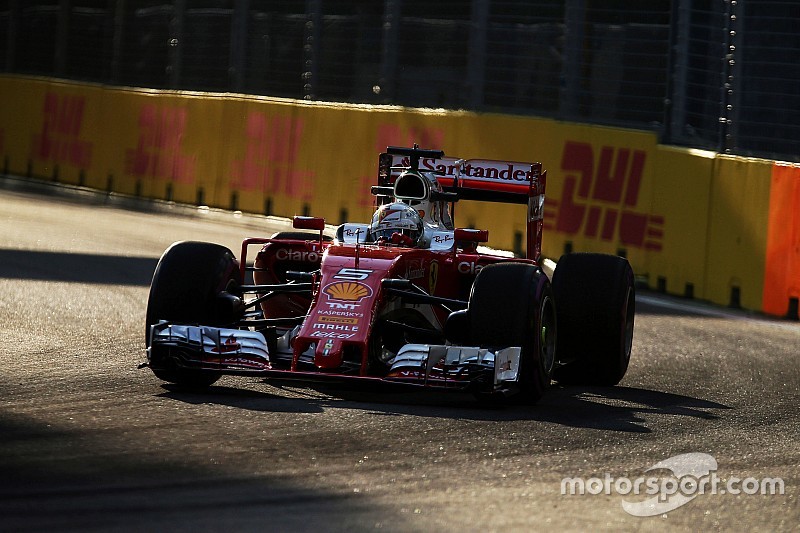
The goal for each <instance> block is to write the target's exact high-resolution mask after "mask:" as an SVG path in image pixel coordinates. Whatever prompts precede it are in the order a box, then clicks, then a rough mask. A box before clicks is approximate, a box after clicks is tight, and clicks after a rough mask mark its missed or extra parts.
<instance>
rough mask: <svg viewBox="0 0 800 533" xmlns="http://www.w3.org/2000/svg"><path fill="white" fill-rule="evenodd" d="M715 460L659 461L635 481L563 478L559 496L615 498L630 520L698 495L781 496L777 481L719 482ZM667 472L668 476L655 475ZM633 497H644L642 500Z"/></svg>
mask: <svg viewBox="0 0 800 533" xmlns="http://www.w3.org/2000/svg"><path fill="white" fill-rule="evenodd" d="M717 468H718V466H717V460H716V459H715V458H714V457H713V456H711V455H709V454H707V453H684V454H681V455H676V456H674V457H670V458H669V459H665V460H663V461H659V462H657V463H656V464H654V465H653V466H651V467H649V468H648V469H646V470H645V473H650V475H648V476H640V477H637V478H634V479H632V478H628V477H618V478H614V477H612V476H611V474H609V473H606V474H604V475H603V477H592V478H589V479H583V478H564V479H562V480H561V494H562V495H568V496H581V495H585V494H590V495H598V494H606V495H610V494H619V495H621V496H623V497H624V498H625V499H623V500H622V509H623V510H624V511H625V512H626V513H628V514H630V515H633V516H641V517H646V516H657V515H663V514H666V513H668V512H670V511H674V510H675V509H677V508H678V507H681V506H683V505H686V504H687V503H689V502H691V501H692V500H694V499H695V498H697V496H699V495H701V494H719V495H723V494H733V495H739V494H746V495H753V494H762V495H776V494H783V493H784V482H783V479H781V478H770V477H765V478H762V479H760V480H759V479H756V478H753V477H747V478H744V479H742V478H739V477H736V476H729V477H728V478H726V479H722V478H720V477H719V476H718V475H717ZM658 472H670V473H671V474H670V475H657V473H658ZM637 496H647V497H646V498H644V499H641V498H638V499H637V498H636V497H637Z"/></svg>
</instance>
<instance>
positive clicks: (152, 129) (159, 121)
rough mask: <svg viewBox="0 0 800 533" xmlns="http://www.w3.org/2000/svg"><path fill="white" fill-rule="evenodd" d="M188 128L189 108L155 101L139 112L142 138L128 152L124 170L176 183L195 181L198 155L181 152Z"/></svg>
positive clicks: (136, 174) (130, 173) (140, 135)
mask: <svg viewBox="0 0 800 533" xmlns="http://www.w3.org/2000/svg"><path fill="white" fill-rule="evenodd" d="M185 131H186V109H182V108H177V107H163V106H157V105H153V104H148V105H144V106H142V110H141V112H140V113H139V140H138V142H137V144H136V148H135V149H133V150H127V151H126V152H125V171H126V173H127V174H129V175H131V176H142V177H149V178H156V179H164V180H174V181H176V182H177V183H193V182H194V173H195V158H194V157H187V156H185V155H183V154H182V153H181V143H182V140H183V135H184V132H185Z"/></svg>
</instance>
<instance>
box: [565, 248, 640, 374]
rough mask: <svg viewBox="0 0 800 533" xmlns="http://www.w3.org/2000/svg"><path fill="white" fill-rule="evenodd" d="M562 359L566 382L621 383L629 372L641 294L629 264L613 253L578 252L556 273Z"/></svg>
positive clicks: (566, 257) (570, 255)
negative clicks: (638, 297) (636, 287)
mask: <svg viewBox="0 0 800 533" xmlns="http://www.w3.org/2000/svg"><path fill="white" fill-rule="evenodd" d="M553 293H554V295H555V299H556V303H557V305H558V328H559V329H558V347H559V359H560V360H561V361H564V362H566V364H564V365H563V366H559V367H557V368H556V369H555V372H554V378H555V379H556V381H558V382H560V383H564V384H583V385H616V384H617V383H619V382H620V380H621V379H622V378H623V376H624V375H625V372H626V371H627V370H628V364H629V362H630V359H631V347H632V345H633V325H634V317H635V312H636V311H635V300H636V291H635V288H634V279H633V270H632V269H631V265H630V263H628V261H627V260H626V259H625V258H623V257H617V256H613V255H605V254H593V253H576V254H566V255H564V256H562V257H561V259H559V261H558V264H557V266H556V270H555V273H554V274H553Z"/></svg>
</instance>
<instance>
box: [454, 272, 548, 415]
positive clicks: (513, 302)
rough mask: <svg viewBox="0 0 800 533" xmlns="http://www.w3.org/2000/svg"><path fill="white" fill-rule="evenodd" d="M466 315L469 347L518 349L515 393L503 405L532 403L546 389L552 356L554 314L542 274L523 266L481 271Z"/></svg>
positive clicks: (544, 276)
mask: <svg viewBox="0 0 800 533" xmlns="http://www.w3.org/2000/svg"><path fill="white" fill-rule="evenodd" d="M467 314H468V319H469V329H470V333H469V336H470V339H471V341H472V342H474V343H476V344H478V345H479V346H481V347H485V348H490V349H502V348H507V347H511V346H519V347H521V348H522V354H521V357H520V368H519V381H518V390H517V393H516V394H515V395H513V396H510V397H509V398H508V400H509V401H511V402H513V403H522V404H533V403H536V402H537V401H538V400H539V398H541V396H542V394H543V393H544V391H545V390H546V389H547V387H549V385H550V381H551V377H552V371H553V366H554V362H555V356H556V334H557V333H556V309H555V302H554V298H553V294H552V289H551V287H550V281H549V280H548V278H547V276H546V275H545V273H544V272H543V271H542V270H541V269H540V268H538V267H536V266H534V265H531V264H527V263H498V264H494V265H489V266H486V267H484V268H483V269H482V270H481V271H480V272H479V273H478V275H477V276H476V278H475V282H474V283H473V286H472V291H471V293H470V298H469V307H468V310H467ZM496 396H497V395H495V398H494V400H497V399H498V398H497V397H496ZM491 397H492V395H488V398H491ZM479 398H480V399H484V400H485V399H488V398H487V395H485V394H483V395H479Z"/></svg>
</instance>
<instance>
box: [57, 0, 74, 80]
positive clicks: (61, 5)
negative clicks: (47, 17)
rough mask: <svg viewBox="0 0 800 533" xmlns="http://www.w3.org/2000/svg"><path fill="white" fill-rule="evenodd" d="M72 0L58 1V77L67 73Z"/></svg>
mask: <svg viewBox="0 0 800 533" xmlns="http://www.w3.org/2000/svg"><path fill="white" fill-rule="evenodd" d="M70 4H71V2H70V0H60V1H59V2H58V17H57V27H56V49H55V61H54V65H55V69H54V70H55V72H54V74H55V75H56V76H57V77H60V78H63V77H65V76H66V73H67V47H68V45H69V13H70V10H71V5H70Z"/></svg>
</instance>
